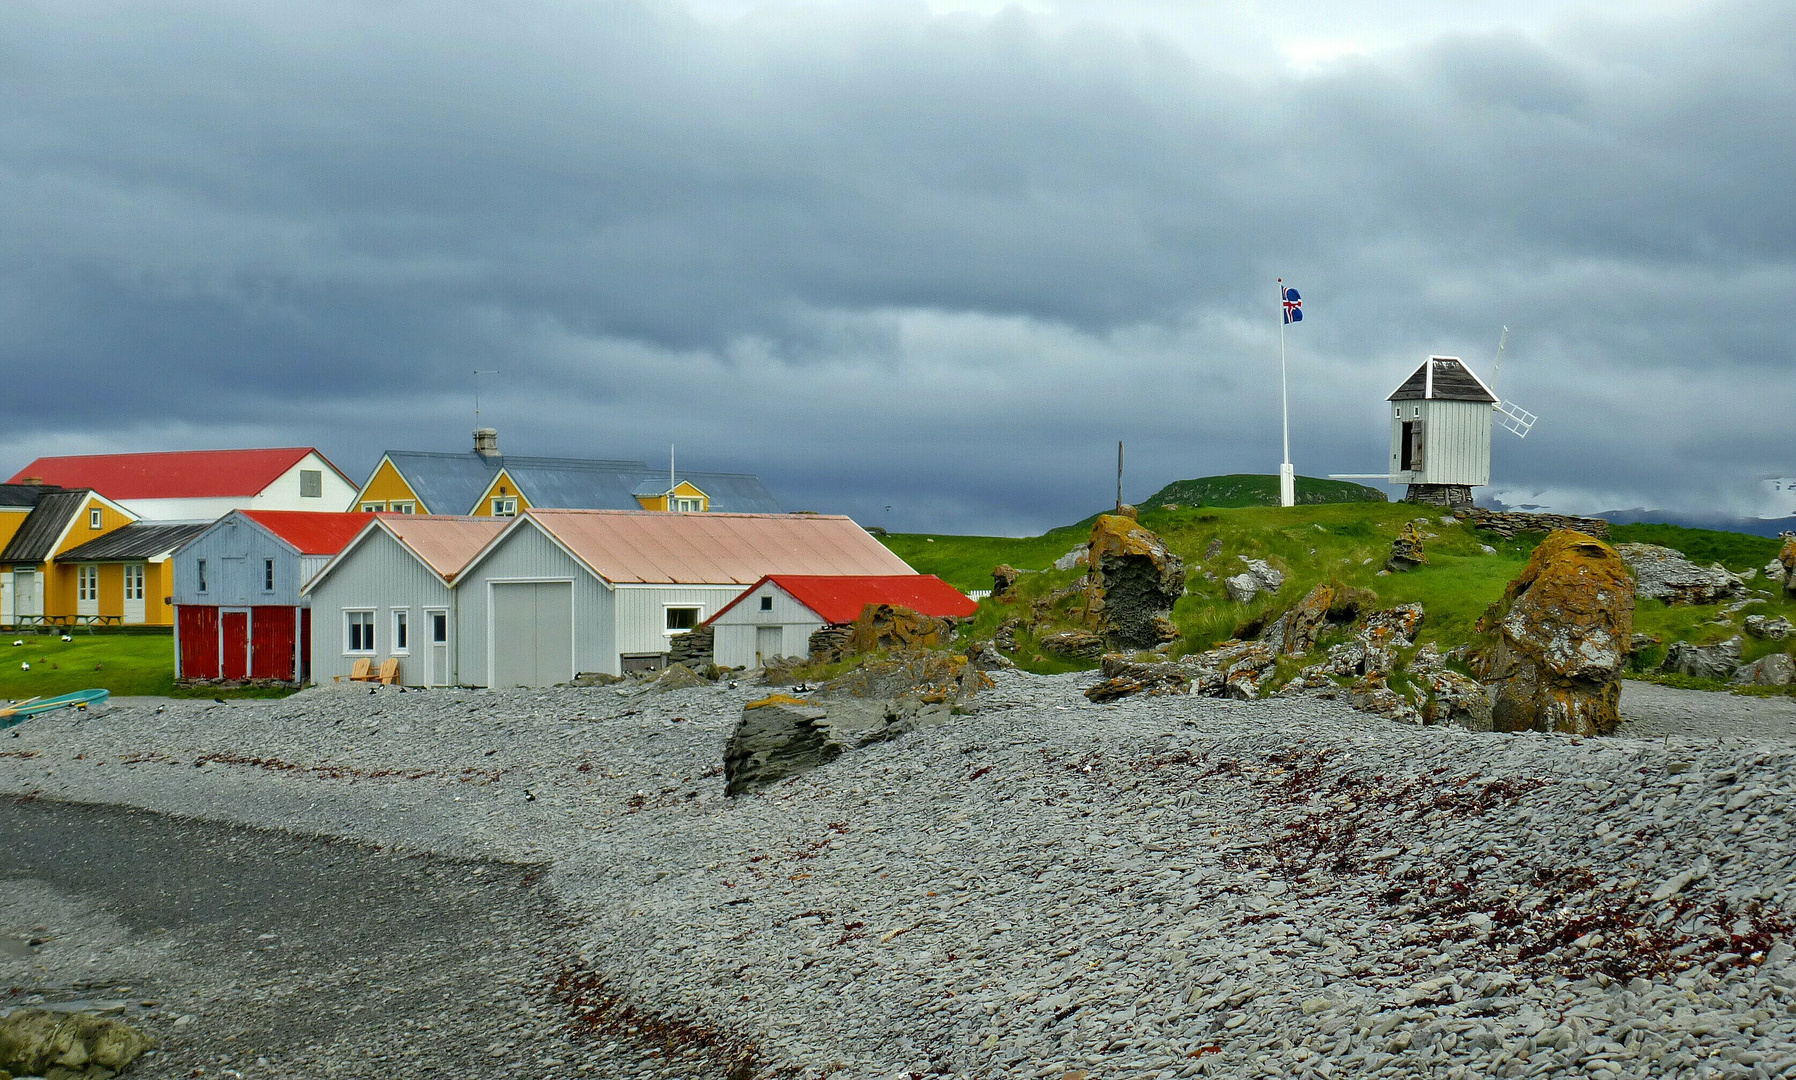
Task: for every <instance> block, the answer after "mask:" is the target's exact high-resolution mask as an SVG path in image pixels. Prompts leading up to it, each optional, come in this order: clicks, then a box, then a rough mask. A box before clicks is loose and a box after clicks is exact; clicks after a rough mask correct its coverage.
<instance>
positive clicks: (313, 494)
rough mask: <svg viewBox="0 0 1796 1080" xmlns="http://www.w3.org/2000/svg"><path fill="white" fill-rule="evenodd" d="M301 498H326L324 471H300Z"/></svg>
mask: <svg viewBox="0 0 1796 1080" xmlns="http://www.w3.org/2000/svg"><path fill="white" fill-rule="evenodd" d="M299 497H300V498H302V499H322V498H324V473H323V471H322V470H319V469H301V470H299Z"/></svg>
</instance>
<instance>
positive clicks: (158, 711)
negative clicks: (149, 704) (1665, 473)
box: [156, 705, 168, 716]
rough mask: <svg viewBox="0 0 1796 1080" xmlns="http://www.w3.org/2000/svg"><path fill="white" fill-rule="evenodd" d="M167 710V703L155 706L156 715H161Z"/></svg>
mask: <svg viewBox="0 0 1796 1080" xmlns="http://www.w3.org/2000/svg"><path fill="white" fill-rule="evenodd" d="M167 711H168V706H167V705H158V706H156V715H157V716H161V715H162V714H163V713H165V712H167Z"/></svg>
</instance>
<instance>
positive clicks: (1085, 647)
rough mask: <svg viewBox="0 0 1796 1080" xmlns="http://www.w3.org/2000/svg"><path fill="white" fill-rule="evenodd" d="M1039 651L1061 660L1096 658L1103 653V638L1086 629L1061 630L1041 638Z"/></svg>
mask: <svg viewBox="0 0 1796 1080" xmlns="http://www.w3.org/2000/svg"><path fill="white" fill-rule="evenodd" d="M1041 651H1042V652H1045V653H1050V654H1052V655H1054V656H1058V657H1060V658H1061V659H1063V660H1096V659H1097V658H1098V657H1100V656H1102V655H1104V639H1103V638H1101V637H1099V636H1097V635H1096V634H1094V633H1091V632H1090V631H1088V630H1061V631H1059V632H1057V633H1053V634H1048V635H1046V636H1044V637H1043V638H1042V639H1041Z"/></svg>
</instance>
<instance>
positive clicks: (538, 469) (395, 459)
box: [370, 450, 780, 514]
mask: <svg viewBox="0 0 1796 1080" xmlns="http://www.w3.org/2000/svg"><path fill="white" fill-rule="evenodd" d="M385 458H386V460H387V461H390V462H392V464H393V467H394V468H395V469H397V470H399V475H400V476H402V477H404V478H405V482H406V484H407V485H408V486H409V487H410V488H411V489H412V491H413V492H414V493H416V494H417V496H418V498H419V500H421V501H422V502H423V503H424V507H425V508H426V509H428V510H429V511H430V512H431V513H432V514H465V513H467V512H468V511H470V510H473V509H475V506H474V503H475V500H477V499H479V498H480V497H481V496H482V495H484V494H486V490H487V488H489V487H491V486H492V483H493V480H494V478H495V477H497V476H498V475H499V471H500V470H501V469H503V470H504V471H505V473H506V475H508V476H510V477H511V479H512V482H513V483H514V484H516V485H517V486H518V490H519V491H520V492H521V493H522V494H523V496H524V498H525V499H526V500H528V501H529V503H530V505H531V506H535V507H542V508H545V509H552V510H640V509H641V508H642V504H641V503H639V502H637V501H636V495H637V489H638V487H651V486H656V485H658V484H665V483H666V481H665V480H664V479H661V478H662V477H665V476H666V474H665V473H658V472H656V471H655V470H654V469H651V468H649V467H648V465H647V464H646V463H645V462H641V461H604V460H598V459H586V458H564V457H529V456H522V455H515V454H510V455H508V454H489V455H486V456H482V455H480V454H477V453H475V452H474V451H472V450H468V451H464V452H462V453H459V454H444V453H431V452H426V451H418V450H389V451H387V453H386V455H385ZM376 471H379V467H378V466H376ZM370 475H371V476H372V474H370ZM680 479H682V480H685V481H688V482H690V483H691V484H692V485H693V486H694V487H696V488H698V489H699V490H701V491H703V492H704V493H705V494H706V495H707V496H708V497H709V498H710V505H711V509H712V510H716V511H724V512H734V513H757V514H771V513H778V512H779V508H780V507H779V502H778V501H777V500H776V499H774V497H773V493H772V492H770V491H768V490H767V485H765V484H763V483H761V480H760V478H759V477H757V476H753V475H750V474H748V473H721V472H684V473H681V474H680ZM666 490H667V489H666V488H665V487H660V488H658V489H657V490H655V491H652V492H648V494H651V495H663V494H666Z"/></svg>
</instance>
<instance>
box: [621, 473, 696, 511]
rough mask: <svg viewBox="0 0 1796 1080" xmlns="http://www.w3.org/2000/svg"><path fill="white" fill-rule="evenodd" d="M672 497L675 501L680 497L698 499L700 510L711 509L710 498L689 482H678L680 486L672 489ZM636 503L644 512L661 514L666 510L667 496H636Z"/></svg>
mask: <svg viewBox="0 0 1796 1080" xmlns="http://www.w3.org/2000/svg"><path fill="white" fill-rule="evenodd" d="M673 495H674V498H676V499H677V498H680V497H682V496H683V497H685V498H688V499H699V500H701V501H700V503H699V507H700V508H701V509H704V510H709V509H711V496H709V495H706V494H705V493H704V492H702V491H700V490H699V489H698V488H695V487H693V486H692V482H691V481H689V480H682V481H680V486H679V487H676V488H674V489H673ZM636 501H637V502H639V503H641V504H642V508H643V509H644V510H660V511H663V512H665V511H666V510H667V496H665V495H638V496H637V497H636Z"/></svg>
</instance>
